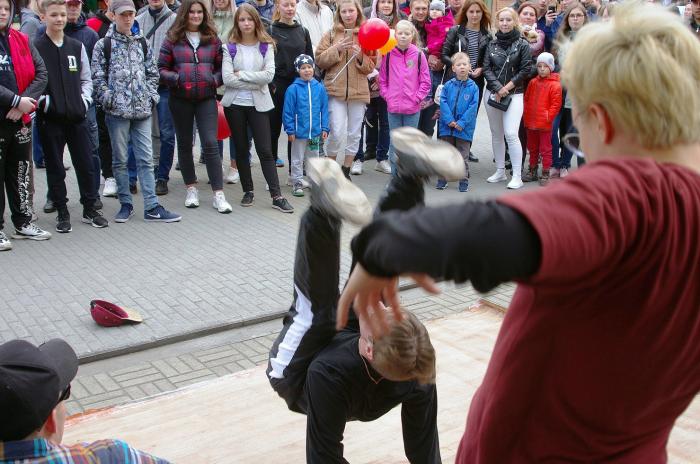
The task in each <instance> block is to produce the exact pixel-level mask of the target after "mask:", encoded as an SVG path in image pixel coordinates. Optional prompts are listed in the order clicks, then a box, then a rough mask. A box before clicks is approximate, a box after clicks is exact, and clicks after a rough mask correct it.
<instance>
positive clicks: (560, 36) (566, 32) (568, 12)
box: [556, 2, 588, 41]
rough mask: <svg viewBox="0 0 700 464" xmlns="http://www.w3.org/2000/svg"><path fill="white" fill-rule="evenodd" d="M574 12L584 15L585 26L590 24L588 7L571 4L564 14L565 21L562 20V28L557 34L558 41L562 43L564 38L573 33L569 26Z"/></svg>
mask: <svg viewBox="0 0 700 464" xmlns="http://www.w3.org/2000/svg"><path fill="white" fill-rule="evenodd" d="M574 10H581V13H583V26H585V25H586V24H587V23H588V12H587V11H586V7H585V6H583V4H581V3H578V2H576V3H573V4H571V5H570V6H569V8H568V9H567V10H566V12H565V13H564V19H563V20H562V22H561V27H560V28H559V31H558V32H557V37H556V41H561V40H562V39H563V38H564V37H568V36H569V34H570V33H571V26H569V16H570V15H571V12H572V11H574Z"/></svg>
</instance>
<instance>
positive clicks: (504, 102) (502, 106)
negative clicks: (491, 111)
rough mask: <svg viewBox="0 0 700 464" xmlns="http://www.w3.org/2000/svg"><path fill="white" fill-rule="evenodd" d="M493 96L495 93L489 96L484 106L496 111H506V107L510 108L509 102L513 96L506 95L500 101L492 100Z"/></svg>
mask: <svg viewBox="0 0 700 464" xmlns="http://www.w3.org/2000/svg"><path fill="white" fill-rule="evenodd" d="M495 95H496V94H495V93H492V94H491V95H489V99H488V100H487V101H486V104H487V105H489V106H492V107H494V108H496V109H497V110H501V111H508V107H509V106H510V101H511V100H512V97H513V95H511V94H508V95H506V96H505V97H503V98H501V101H496V100H494V98H493V97H494V96H495Z"/></svg>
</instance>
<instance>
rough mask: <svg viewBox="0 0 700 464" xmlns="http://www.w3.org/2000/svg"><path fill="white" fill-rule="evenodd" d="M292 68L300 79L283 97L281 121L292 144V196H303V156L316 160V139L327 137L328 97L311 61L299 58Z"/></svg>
mask: <svg viewBox="0 0 700 464" xmlns="http://www.w3.org/2000/svg"><path fill="white" fill-rule="evenodd" d="M294 67H295V68H296V70H297V72H298V73H299V77H297V78H296V79H295V80H294V82H293V83H292V85H290V86H289V88H288V89H287V93H286V94H285V95H284V112H283V114H282V122H283V124H284V131H285V132H286V133H287V136H288V138H289V141H290V142H292V165H291V168H292V173H291V175H292V182H293V187H292V195H294V196H295V197H303V196H304V186H303V183H302V178H303V176H304V157H305V156H314V157H318V149H319V138H322V139H323V140H326V138H327V137H328V94H327V93H326V89H325V87H324V86H323V84H321V83H320V82H318V81H317V80H316V79H314V60H313V58H311V57H310V56H309V55H304V54H302V55H299V56H297V57H296V59H295V60H294Z"/></svg>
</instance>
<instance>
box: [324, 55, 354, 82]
mask: <svg viewBox="0 0 700 464" xmlns="http://www.w3.org/2000/svg"><path fill="white" fill-rule="evenodd" d="M355 58H357V53H356V54H354V55H352V56H351V57H350V59H349V60H348V62H347V63H345V66H343V67H342V68H340V71H338V74H336V75H335V77H334V78H333V79H332V80H331V82H330V83H331V84H332V83H334V82H335V81H336V79H338V77H339V76H340V75H341V74H342V72H343V71H344V70H345V68H347V67H348V65H349V64H350V63H352V60H354V59H355Z"/></svg>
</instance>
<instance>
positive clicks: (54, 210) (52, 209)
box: [43, 208, 56, 214]
mask: <svg viewBox="0 0 700 464" xmlns="http://www.w3.org/2000/svg"><path fill="white" fill-rule="evenodd" d="M43 210H44V212H45V213H46V214H51V213H55V212H56V208H43Z"/></svg>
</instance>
